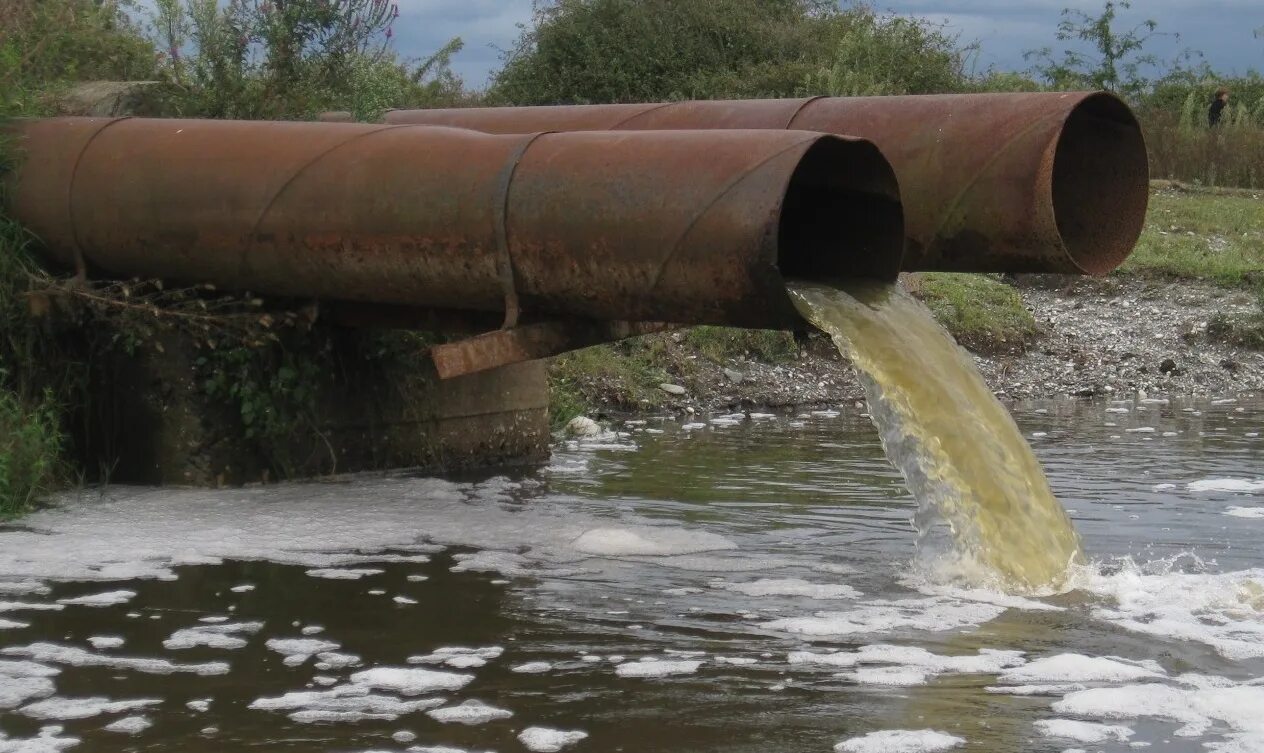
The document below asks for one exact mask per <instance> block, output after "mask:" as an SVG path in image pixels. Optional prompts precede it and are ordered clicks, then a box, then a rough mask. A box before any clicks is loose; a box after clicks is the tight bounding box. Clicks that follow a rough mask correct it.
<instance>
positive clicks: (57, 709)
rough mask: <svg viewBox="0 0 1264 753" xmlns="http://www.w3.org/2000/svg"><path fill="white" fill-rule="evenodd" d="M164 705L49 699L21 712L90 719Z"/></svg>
mask: <svg viewBox="0 0 1264 753" xmlns="http://www.w3.org/2000/svg"><path fill="white" fill-rule="evenodd" d="M160 703H162V701H161V700H160V699H157V698H141V699H136V700H130V701H111V700H110V699H108V698H100V697H92V698H49V699H47V700H44V701H36V702H35V703H32V704H30V705H28V706H23V707H22V708H21V709H20V710H19V711H20V713H22V714H23V715H25V716H29V717H31V718H32V719H56V720H66V719H90V718H92V717H94V716H100V715H101V714H120V713H123V712H127V711H135V710H137V709H142V708H145V707H146V706H156V705H158V704H160Z"/></svg>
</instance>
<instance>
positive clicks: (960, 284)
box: [910, 272, 1039, 352]
mask: <svg viewBox="0 0 1264 753" xmlns="http://www.w3.org/2000/svg"><path fill="white" fill-rule="evenodd" d="M910 287H911V289H912V290H913V292H914V294H915V295H917V296H918V297H919V298H921V299H922V301H923V302H924V303H925V304H926V307H927V308H929V309H930V310H931V313H932V314H934V315H935V318H936V319H937V320H938V321H939V323H940V324H942V325H944V327H945V328H946V329H947V330H948V331H949V332H951V333H952V335H953V337H955V338H957V341H958V342H960V343H961V344H962V345H964V346H966V347H968V348H970V349H971V350H975V351H979V352H996V351H1000V350H1006V349H1009V348H1012V347H1021V346H1023V345H1025V344H1026V343H1027V342H1028V341H1029V340H1030V339H1032V338H1033V337H1035V336H1036V335H1037V334H1038V333H1039V329H1038V328H1037V326H1036V320H1035V318H1033V317H1032V315H1031V312H1030V311H1028V310H1027V309H1026V307H1024V306H1023V299H1022V297H1021V296H1019V294H1018V291H1017V290H1015V289H1014V288H1012V287H1010V286H1009V285H1006V284H1005V283H1003V282H1001V281H1000V280H998V279H997V278H996V277H994V276H991V275H974V274H950V273H945V272H928V273H926V274H922V275H918V276H917V277H915V278H914V279H913V281H912V283H911V285H910Z"/></svg>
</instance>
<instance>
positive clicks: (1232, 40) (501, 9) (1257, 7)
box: [395, 0, 1264, 88]
mask: <svg viewBox="0 0 1264 753" xmlns="http://www.w3.org/2000/svg"><path fill="white" fill-rule="evenodd" d="M398 2H399V6H400V18H399V21H398V22H397V25H396V27H395V34H396V37H395V38H396V41H397V43H398V47H399V49H400V51H401V52H402V53H403V54H404V55H406V56H408V57H425V56H426V55H427V54H428V53H430V52H433V51H434V50H436V49H438V48H439V47H440V46H442V45H443V44H444V43H445V42H446V41H447V40H448V39H451V38H452V37H454V36H459V37H461V38H462V39H464V40H465V49H464V50H463V51H462V52H461V53H460V54H459V55H458V56H457V57H456V59H455V60H454V68H455V69H456V71H457V72H458V73H460V74H461V75H462V76H463V77H464V78H465V81H466V83H467V84H468V85H470V86H472V87H477V88H481V87H482V86H483V85H484V84H485V83H486V81H487V77H488V74H489V73H490V72H492V71H493V70H495V69H496V68H497V67H499V61H500V52H499V51H500V50H501V49H505V48H507V47H509V46H510V44H511V43H512V42H513V40H514V39H516V38H517V36H518V27H517V25H518V24H521V23H526V22H528V21H529V20H530V18H531V0H398ZM877 5H878V6H879V7H883V8H887V9H890V10H892V11H895V12H897V13H907V14H915V15H919V16H924V17H926V18H928V19H931V20H933V21H935V22H940V23H945V24H947V26H948V28H950V29H951V30H952V31H954V32H956V33H959V34H960V35H961V39H962V41H965V42H971V41H977V42H979V43H980V45H982V52H981V54H980V56H979V60H978V68H980V69H985V68H988V67H996V68H1001V69H1008V70H1023V69H1025V68H1026V67H1027V63H1026V62H1024V60H1023V51H1024V50H1029V49H1033V48H1037V47H1044V46H1049V45H1056V43H1057V41H1056V39H1055V38H1054V33H1055V31H1056V28H1057V23H1058V14H1059V12H1060V11H1061V9H1062V8H1064V7H1068V6H1070V7H1077V8H1082V9H1084V10H1086V11H1090V12H1092V11H1096V10H1099V9H1100V8H1101V2H1100V1H1099V0H888V1H887V2H878V3H877ZM1147 18H1152V19H1154V20H1155V21H1157V22H1158V24H1159V28H1158V30H1159V31H1160V32H1176V33H1179V35H1180V39H1179V40H1177V39H1174V38H1171V37H1158V38H1156V39H1155V40H1153V42H1152V43H1151V49H1152V50H1153V51H1154V52H1155V53H1157V54H1159V55H1161V56H1165V57H1170V56H1174V55H1175V54H1176V53H1177V52H1179V51H1180V50H1182V49H1184V48H1187V47H1188V48H1192V49H1195V50H1201V51H1202V52H1203V53H1204V54H1205V55H1206V60H1207V61H1208V62H1209V63H1211V64H1212V66H1214V67H1215V68H1216V69H1217V70H1222V71H1226V72H1238V73H1245V72H1246V71H1247V70H1248V69H1250V68H1255V69H1256V70H1261V71H1264V38H1256V37H1255V36H1254V35H1253V33H1252V30H1254V29H1260V28H1261V27H1264V0H1135V1H1134V3H1133V8H1132V10H1131V11H1129V12H1127V13H1126V15H1123V16H1122V17H1121V24H1122V23H1123V22H1127V23H1128V24H1130V25H1131V24H1136V23H1139V22H1141V21H1143V20H1145V19H1147Z"/></svg>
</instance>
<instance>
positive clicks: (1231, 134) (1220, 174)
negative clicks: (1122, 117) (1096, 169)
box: [1142, 94, 1264, 188]
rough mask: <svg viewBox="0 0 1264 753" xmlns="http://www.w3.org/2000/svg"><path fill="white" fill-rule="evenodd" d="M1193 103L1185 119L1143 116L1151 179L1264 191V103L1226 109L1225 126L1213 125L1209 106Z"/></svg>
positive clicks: (1182, 116)
mask: <svg viewBox="0 0 1264 753" xmlns="http://www.w3.org/2000/svg"><path fill="white" fill-rule="evenodd" d="M1190 98H1191V99H1190V100H1189V102H1188V103H1187V104H1186V106H1185V107H1184V108H1183V109H1182V111H1181V113H1180V114H1179V115H1177V114H1175V113H1172V112H1166V111H1150V112H1145V113H1143V114H1142V123H1143V124H1144V127H1145V136H1146V146H1147V147H1149V150H1150V177H1152V178H1172V179H1174V180H1181V181H1186V182H1189V183H1198V184H1201V185H1206V186H1234V187H1238V188H1264V100H1261V101H1260V102H1259V103H1257V104H1256V105H1254V106H1251V105H1250V104H1249V103H1244V102H1239V103H1236V104H1230V106H1229V107H1227V108H1225V113H1224V116H1223V118H1222V120H1221V123H1220V125H1219V126H1217V127H1215V128H1210V127H1208V125H1207V103H1204V102H1201V101H1198V100H1194V99H1193V95H1192V94H1191V95H1190Z"/></svg>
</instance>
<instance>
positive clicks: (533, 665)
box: [509, 661, 553, 675]
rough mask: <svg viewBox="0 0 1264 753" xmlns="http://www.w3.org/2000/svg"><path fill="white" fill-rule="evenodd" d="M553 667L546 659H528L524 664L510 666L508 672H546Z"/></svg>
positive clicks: (532, 673) (533, 673)
mask: <svg viewBox="0 0 1264 753" xmlns="http://www.w3.org/2000/svg"><path fill="white" fill-rule="evenodd" d="M552 669H553V665H552V664H550V663H549V662H546V661H529V662H526V663H525V664H519V665H517V666H514V667H510V668H509V671H510V672H517V673H518V674H524V675H538V674H540V673H542V672H548V671H550V670H552Z"/></svg>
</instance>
